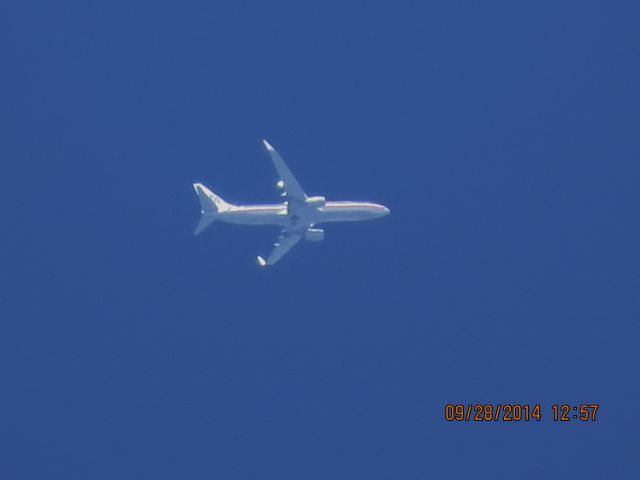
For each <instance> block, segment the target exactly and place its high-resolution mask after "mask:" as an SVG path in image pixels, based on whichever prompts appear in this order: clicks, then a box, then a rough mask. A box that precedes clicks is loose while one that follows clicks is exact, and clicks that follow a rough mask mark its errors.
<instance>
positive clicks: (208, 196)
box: [193, 183, 232, 235]
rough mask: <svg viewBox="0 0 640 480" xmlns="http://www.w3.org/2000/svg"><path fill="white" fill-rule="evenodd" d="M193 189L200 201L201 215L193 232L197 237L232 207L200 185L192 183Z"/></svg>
mask: <svg viewBox="0 0 640 480" xmlns="http://www.w3.org/2000/svg"><path fill="white" fill-rule="evenodd" d="M193 188H194V190H195V191H196V195H198V200H200V212H201V213H202V217H200V221H199V222H198V225H197V226H196V229H195V231H194V232H193V234H194V235H198V234H199V233H200V232H202V231H203V230H204V229H205V228H207V227H208V226H209V225H210V224H211V223H213V222H214V221H215V219H216V218H217V216H218V215H219V214H220V213H224V212H226V211H227V210H230V209H231V207H232V205H231V204H229V203H227V202H225V201H224V200H223V199H222V198H220V197H219V196H218V195H216V194H215V193H213V192H212V191H211V190H209V189H208V188H207V187H205V186H204V185H203V184H202V183H194V184H193Z"/></svg>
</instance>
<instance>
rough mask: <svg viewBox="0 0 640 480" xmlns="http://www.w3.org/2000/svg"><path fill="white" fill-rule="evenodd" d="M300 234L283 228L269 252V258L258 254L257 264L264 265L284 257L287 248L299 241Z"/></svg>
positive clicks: (271, 263) (289, 248)
mask: <svg viewBox="0 0 640 480" xmlns="http://www.w3.org/2000/svg"><path fill="white" fill-rule="evenodd" d="M302 235H303V234H301V233H294V232H289V231H287V230H283V231H282V233H281V234H280V237H279V238H278V241H277V242H276V243H275V244H274V249H273V251H272V252H271V255H269V258H267V259H266V260H265V259H264V258H262V257H260V256H258V258H257V260H258V265H260V266H261V267H266V266H270V265H273V264H274V263H276V262H277V261H278V260H280V259H281V258H282V257H284V256H285V254H286V253H287V252H288V251H289V250H291V249H292V248H293V247H294V246H295V244H296V243H298V242H299V241H300V239H301V238H302Z"/></svg>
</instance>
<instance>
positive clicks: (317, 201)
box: [306, 196, 327, 208]
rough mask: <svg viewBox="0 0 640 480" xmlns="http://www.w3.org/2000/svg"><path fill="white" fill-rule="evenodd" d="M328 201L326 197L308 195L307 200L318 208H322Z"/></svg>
mask: <svg viewBox="0 0 640 480" xmlns="http://www.w3.org/2000/svg"><path fill="white" fill-rule="evenodd" d="M326 203H327V199H326V198H324V197H320V196H317V197H308V198H307V200H306V204H307V205H310V206H312V207H316V208H322V207H324V206H325V204H326Z"/></svg>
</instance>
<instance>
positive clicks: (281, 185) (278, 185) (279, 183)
mask: <svg viewBox="0 0 640 480" xmlns="http://www.w3.org/2000/svg"><path fill="white" fill-rule="evenodd" d="M276 189H277V190H284V182H283V181H282V180H278V181H277V182H276Z"/></svg>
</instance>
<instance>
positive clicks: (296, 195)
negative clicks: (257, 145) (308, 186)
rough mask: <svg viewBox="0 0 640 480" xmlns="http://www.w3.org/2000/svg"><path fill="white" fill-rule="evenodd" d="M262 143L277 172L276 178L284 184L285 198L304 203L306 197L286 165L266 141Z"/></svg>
mask: <svg viewBox="0 0 640 480" xmlns="http://www.w3.org/2000/svg"><path fill="white" fill-rule="evenodd" d="M262 143H264V146H265V147H266V149H267V152H269V156H270V157H271V160H272V161H273V165H274V166H275V167H276V170H277V171H278V176H279V177H280V180H281V181H282V182H283V184H284V190H285V192H286V195H285V196H286V197H287V198H288V199H290V200H293V201H298V202H304V201H305V199H306V198H307V195H306V194H305V193H304V190H303V189H302V187H301V186H300V184H299V183H298V180H296V177H294V176H293V174H292V173H291V170H289V168H288V167H287V164H286V163H284V160H283V159H282V157H281V156H280V154H279V153H278V152H277V151H276V150H275V148H273V147H272V146H271V144H270V143H269V142H267V141H266V140H263V141H262Z"/></svg>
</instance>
